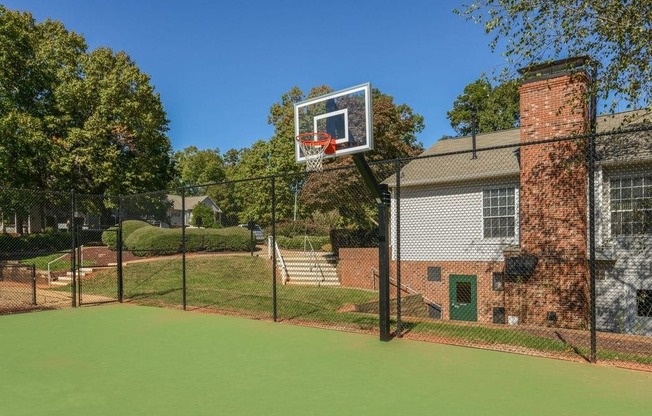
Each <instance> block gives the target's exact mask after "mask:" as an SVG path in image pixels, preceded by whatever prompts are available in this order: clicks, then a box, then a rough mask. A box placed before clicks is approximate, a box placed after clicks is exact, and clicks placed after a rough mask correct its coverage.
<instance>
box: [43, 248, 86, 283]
mask: <svg viewBox="0 0 652 416" xmlns="http://www.w3.org/2000/svg"><path fill="white" fill-rule="evenodd" d="M80 249H81V250H80V253H79V266H77V269H78V270H79V269H80V268H81V267H83V266H84V246H81V247H80ZM68 255H70V253H66V254H62V255H61V256H59V257H57V258H56V259H54V260H52V261H49V262H48V287H50V286H51V285H52V264H54V263H55V262H57V261H59V260H61V259H62V258H64V257H66V256H68ZM78 270H76V272H77V271H78Z"/></svg>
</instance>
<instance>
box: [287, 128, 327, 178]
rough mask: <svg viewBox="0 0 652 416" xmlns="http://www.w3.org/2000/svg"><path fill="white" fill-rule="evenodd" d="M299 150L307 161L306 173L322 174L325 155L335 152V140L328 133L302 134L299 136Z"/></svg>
mask: <svg viewBox="0 0 652 416" xmlns="http://www.w3.org/2000/svg"><path fill="white" fill-rule="evenodd" d="M296 139H297V142H298V143H299V148H300V149H301V153H302V154H303V157H304V159H305V161H306V172H321V171H322V170H323V169H324V168H323V166H322V161H323V160H324V156H325V155H329V154H332V153H334V152H335V140H333V138H332V137H331V136H330V134H328V133H319V132H315V133H311V132H308V133H301V134H299V135H298V136H297V138H296Z"/></svg>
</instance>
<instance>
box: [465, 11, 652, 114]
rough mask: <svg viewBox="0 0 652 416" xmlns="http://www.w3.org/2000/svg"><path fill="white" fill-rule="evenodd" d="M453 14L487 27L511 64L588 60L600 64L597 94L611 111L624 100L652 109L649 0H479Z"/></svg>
mask: <svg viewBox="0 0 652 416" xmlns="http://www.w3.org/2000/svg"><path fill="white" fill-rule="evenodd" d="M455 13H457V14H460V15H462V16H463V17H465V18H466V19H467V20H470V21H473V22H476V23H480V24H483V25H484V28H485V30H486V32H487V34H490V35H492V36H493V37H492V40H491V42H490V46H491V48H492V50H494V51H495V50H497V49H501V50H502V51H503V54H504V55H505V56H506V57H507V59H508V61H509V62H510V63H511V64H512V65H513V66H518V67H523V66H526V65H528V64H531V63H534V62H542V61H545V60H555V59H558V58H560V57H563V56H589V57H591V58H593V59H595V60H596V63H597V71H598V72H597V80H596V81H597V82H596V83H595V86H594V88H595V90H596V93H597V96H598V97H599V98H600V99H603V100H605V105H606V106H608V107H609V109H610V110H612V111H613V110H615V108H616V106H617V105H618V104H619V102H620V101H622V102H624V103H626V104H627V106H628V107H640V106H646V107H650V106H651V105H652V48H650V44H651V43H652V2H650V1H648V0H559V1H517V0H480V1H473V2H471V3H470V4H469V5H466V6H465V7H464V8H463V9H461V10H455ZM609 100H611V102H610V103H609Z"/></svg>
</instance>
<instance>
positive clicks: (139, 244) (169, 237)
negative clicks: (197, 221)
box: [124, 226, 255, 256]
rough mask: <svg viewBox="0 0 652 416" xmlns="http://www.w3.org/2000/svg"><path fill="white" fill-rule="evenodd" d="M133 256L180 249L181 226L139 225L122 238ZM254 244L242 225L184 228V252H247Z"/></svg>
mask: <svg viewBox="0 0 652 416" xmlns="http://www.w3.org/2000/svg"><path fill="white" fill-rule="evenodd" d="M124 244H125V246H126V247H128V249H129V250H131V252H132V253H133V254H134V255H136V256H161V255H167V254H175V253H180V252H181V248H182V245H181V229H180V228H158V227H153V226H148V227H142V228H139V229H137V230H135V231H133V232H132V233H131V234H130V235H129V237H127V238H126V239H125V242H124ZM254 247H255V242H253V243H252V242H251V240H250V236H249V232H248V231H247V230H245V229H244V228H241V227H230V228H220V229H217V228H201V229H198V228H190V229H186V252H187V253H192V252H199V251H206V252H218V251H250V250H252V249H253V248H254Z"/></svg>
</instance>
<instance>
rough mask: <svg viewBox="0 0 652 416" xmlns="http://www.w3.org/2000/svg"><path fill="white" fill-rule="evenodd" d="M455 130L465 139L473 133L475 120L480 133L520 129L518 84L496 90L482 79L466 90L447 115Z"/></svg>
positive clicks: (507, 85)
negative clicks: (518, 127)
mask: <svg viewBox="0 0 652 416" xmlns="http://www.w3.org/2000/svg"><path fill="white" fill-rule="evenodd" d="M446 116H447V117H448V120H449V121H450V123H451V126H452V127H453V129H454V130H455V131H456V132H457V134H459V135H461V136H468V135H470V134H471V133H472V132H473V122H472V120H473V118H474V117H475V128H476V132H477V133H487V132H492V131H498V130H505V129H509V128H512V127H517V126H518V122H519V97H518V84H517V83H516V81H508V82H505V83H503V84H500V85H498V86H496V87H492V85H491V83H490V82H489V80H487V79H486V78H480V79H478V80H477V81H474V82H472V83H470V84H469V85H467V86H466V87H464V92H463V93H462V94H461V95H459V96H458V97H457V99H455V102H454V103H453V109H452V110H450V111H449V112H448V113H447V115H446Z"/></svg>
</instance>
